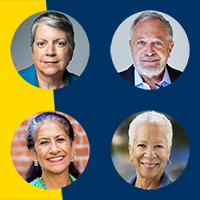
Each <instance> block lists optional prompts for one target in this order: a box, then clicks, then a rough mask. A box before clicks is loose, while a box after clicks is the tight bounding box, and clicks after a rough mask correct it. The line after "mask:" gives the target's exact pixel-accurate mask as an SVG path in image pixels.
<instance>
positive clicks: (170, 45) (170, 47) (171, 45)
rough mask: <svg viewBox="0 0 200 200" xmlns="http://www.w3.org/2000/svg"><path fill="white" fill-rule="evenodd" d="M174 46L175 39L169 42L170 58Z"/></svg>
mask: <svg viewBox="0 0 200 200" xmlns="http://www.w3.org/2000/svg"><path fill="white" fill-rule="evenodd" d="M173 47H174V41H171V42H170V43H169V53H168V58H169V57H170V54H171V52H172V49H173Z"/></svg>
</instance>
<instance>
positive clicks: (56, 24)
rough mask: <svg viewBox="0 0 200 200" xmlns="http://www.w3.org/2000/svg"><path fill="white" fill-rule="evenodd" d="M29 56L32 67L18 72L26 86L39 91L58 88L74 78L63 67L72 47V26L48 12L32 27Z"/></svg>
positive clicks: (55, 13)
mask: <svg viewBox="0 0 200 200" xmlns="http://www.w3.org/2000/svg"><path fill="white" fill-rule="evenodd" d="M30 34H31V44H30V49H31V57H32V61H33V64H32V65H31V66H30V67H28V68H26V69H22V70H20V71H19V74H20V75H21V77H22V78H23V79H24V80H26V81H27V82H28V83H30V84H32V85H34V86H36V87H40V88H43V89H58V88H62V87H64V86H67V85H69V84H71V83H72V82H74V81H75V80H76V79H77V78H78V76H77V75H75V74H73V73H70V72H69V71H68V70H67V69H66V68H67V66H68V64H69V62H70V61H71V59H72V57H73V52H74V48H75V42H74V30H73V26H72V23H71V22H70V21H69V19H68V18H67V17H66V16H65V15H64V14H62V13H59V12H55V11H48V12H45V13H43V14H42V15H40V16H39V17H38V18H37V19H36V20H35V21H34V23H33V24H32V27H31V30H30Z"/></svg>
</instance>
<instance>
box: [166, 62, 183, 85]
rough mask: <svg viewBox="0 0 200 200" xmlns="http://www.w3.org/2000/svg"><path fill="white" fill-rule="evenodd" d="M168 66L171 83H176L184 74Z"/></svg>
mask: <svg viewBox="0 0 200 200" xmlns="http://www.w3.org/2000/svg"><path fill="white" fill-rule="evenodd" d="M166 66H167V70H168V73H169V76H170V79H171V82H174V81H175V80H176V79H177V78H178V77H179V76H180V75H181V74H182V72H181V71H179V70H177V69H174V68H172V67H170V66H169V65H168V64H167V65H166Z"/></svg>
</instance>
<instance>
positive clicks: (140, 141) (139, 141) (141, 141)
mask: <svg viewBox="0 0 200 200" xmlns="http://www.w3.org/2000/svg"><path fill="white" fill-rule="evenodd" d="M137 143H148V142H147V141H144V140H138V141H137ZM157 143H164V142H163V141H162V140H159V141H156V142H154V144H157Z"/></svg>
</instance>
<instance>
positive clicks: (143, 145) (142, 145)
mask: <svg viewBox="0 0 200 200" xmlns="http://www.w3.org/2000/svg"><path fill="white" fill-rule="evenodd" d="M137 146H138V147H146V145H145V144H138V145H137Z"/></svg>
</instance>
